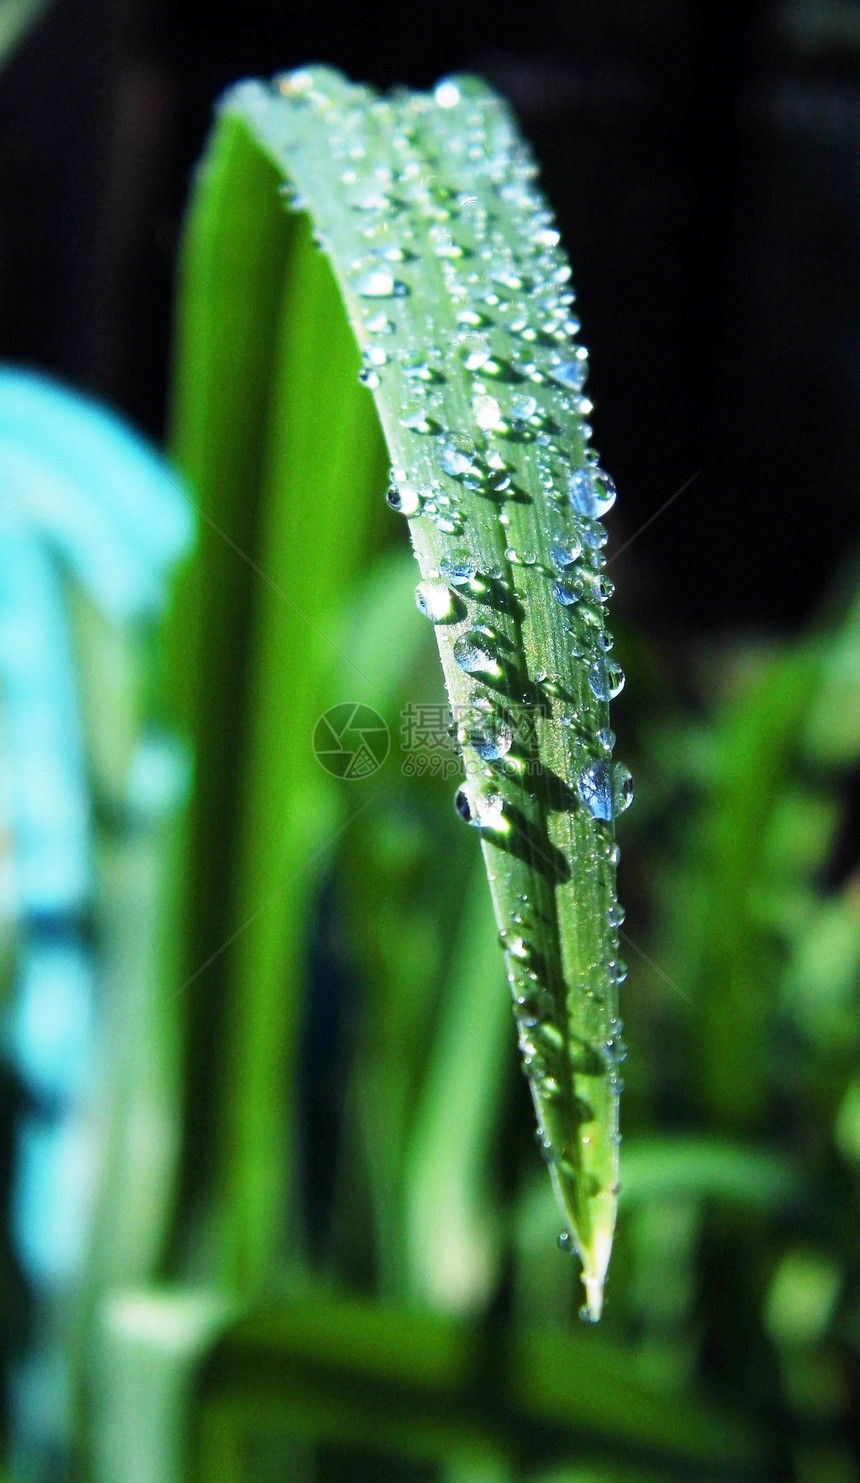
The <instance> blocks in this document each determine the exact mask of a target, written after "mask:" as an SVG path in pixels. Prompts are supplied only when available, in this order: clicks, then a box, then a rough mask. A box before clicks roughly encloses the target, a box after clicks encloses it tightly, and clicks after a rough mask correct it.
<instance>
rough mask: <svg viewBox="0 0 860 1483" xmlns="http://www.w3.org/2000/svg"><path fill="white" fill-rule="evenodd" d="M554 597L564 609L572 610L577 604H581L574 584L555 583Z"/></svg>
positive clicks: (553, 588) (553, 587) (553, 586)
mask: <svg viewBox="0 0 860 1483" xmlns="http://www.w3.org/2000/svg"><path fill="white" fill-rule="evenodd" d="M552 595H553V597H554V598H555V600H556V602H560V603H561V605H562V607H563V608H571V607H573V604H574V603H575V602H579V593H578V592H577V590H576V588H575V587H574V585H573V583H572V582H553V584H552Z"/></svg>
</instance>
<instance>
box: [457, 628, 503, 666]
mask: <svg viewBox="0 0 860 1483" xmlns="http://www.w3.org/2000/svg"><path fill="white" fill-rule="evenodd" d="M493 637H494V635H493V633H492V630H491V629H487V628H473V629H471V630H470V631H469V632H468V633H464V634H461V635H460V637H459V638H458V640H457V642H456V643H455V645H454V658H455V659H456V661H457V663H458V664H459V666H460V668H461V669H463V670H465V671H466V674H467V675H478V674H488V675H494V676H498V675H500V674H501V673H502V670H501V666H500V664H499V663H498V660H497V659H496V658H495V656H494V654H493V650H492V643H493Z"/></svg>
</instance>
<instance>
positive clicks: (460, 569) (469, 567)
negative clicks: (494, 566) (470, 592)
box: [439, 551, 478, 587]
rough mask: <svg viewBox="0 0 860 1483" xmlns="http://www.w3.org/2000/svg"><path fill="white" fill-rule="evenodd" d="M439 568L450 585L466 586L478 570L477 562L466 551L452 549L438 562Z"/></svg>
mask: <svg viewBox="0 0 860 1483" xmlns="http://www.w3.org/2000/svg"><path fill="white" fill-rule="evenodd" d="M439 570H440V571H441V573H442V576H443V577H444V578H445V580H446V582H450V583H451V586H452V587H468V585H469V583H470V582H471V581H472V579H473V577H474V576H475V575H476V573H477V571H478V563H477V561H476V560H475V558H474V557H473V556H470V555H469V553H468V551H452V553H451V555H450V556H445V557H443V558H442V560H441V561H440V563H439Z"/></svg>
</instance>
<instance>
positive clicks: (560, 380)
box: [549, 351, 588, 391]
mask: <svg viewBox="0 0 860 1483" xmlns="http://www.w3.org/2000/svg"><path fill="white" fill-rule="evenodd" d="M549 374H550V376H551V377H552V380H553V381H555V382H556V383H557V384H558V385H559V386H563V387H564V389H565V391H582V388H583V386H584V385H585V378H586V376H587V375H588V357H587V356H586V354H585V351H581V352H579V354H578V355H577V356H576V358H575V359H574V360H563V361H561V362H560V363H559V364H558V365H557V366H552V367H551V368H550V373H549Z"/></svg>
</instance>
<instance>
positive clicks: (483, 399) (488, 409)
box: [472, 396, 503, 432]
mask: <svg viewBox="0 0 860 1483" xmlns="http://www.w3.org/2000/svg"><path fill="white" fill-rule="evenodd" d="M472 406H473V408H474V411H475V421H476V422H477V424H478V426H479V427H480V428H483V429H484V431H485V432H494V431H495V430H496V429H498V428H499V427H501V426H503V423H502V409H501V407H500V406H499V404H498V402H497V401H496V398H495V397H494V396H476V397H475V398H474V400H473V402H472Z"/></svg>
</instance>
